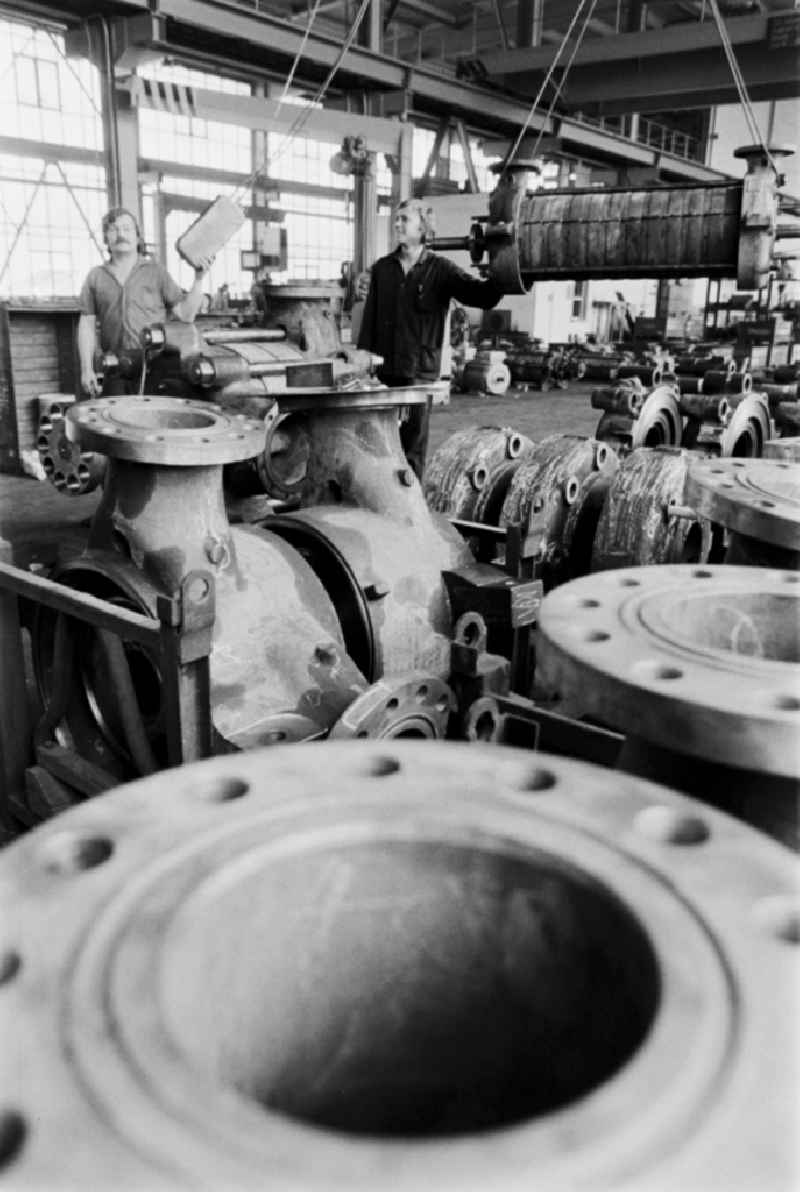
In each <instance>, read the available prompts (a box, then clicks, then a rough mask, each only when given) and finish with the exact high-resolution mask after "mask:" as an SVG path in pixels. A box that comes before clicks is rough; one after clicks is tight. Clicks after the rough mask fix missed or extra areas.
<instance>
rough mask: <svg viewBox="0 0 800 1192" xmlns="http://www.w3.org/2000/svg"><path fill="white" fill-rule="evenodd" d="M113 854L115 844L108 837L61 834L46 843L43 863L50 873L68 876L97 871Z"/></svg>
mask: <svg viewBox="0 0 800 1192" xmlns="http://www.w3.org/2000/svg"><path fill="white" fill-rule="evenodd" d="M113 852H114V842H113V840H111V839H110V838H109V837H108V836H77V835H74V834H73V833H71V832H61V833H57V834H56V835H54V836H51V837H50V839H49V840H48V841H47V842H46V843H45V845H44V849H43V853H42V862H43V864H44V868H45V869H46V870H47V871H48V872H49V873H58V874H62V875H65V876H66V875H70V874H77V873H82V872H83V871H85V870H87V869H95V868H96V867H97V866H98V865H102V864H103V863H104V862H105V861H107V860H108V859H109V857H111V855H112V853H113Z"/></svg>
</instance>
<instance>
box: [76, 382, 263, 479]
mask: <svg viewBox="0 0 800 1192" xmlns="http://www.w3.org/2000/svg"><path fill="white" fill-rule="evenodd" d="M66 431H67V438H68V439H72V440H76V439H77V440H78V441H79V442H80V444H81V448H82V449H83V450H84V451H99V452H101V453H102V454H103V455H109V456H111V457H112V458H115V459H127V460H132V461H134V462H136V463H143V464H170V465H173V466H178V467H180V466H184V467H191V466H198V465H199V466H203V465H213V464H229V463H235V462H237V461H238V460H242V459H250V458H251V457H252V456H254V455H258V453H259V452H260V451H263V450H264V441H265V439H266V427H265V426H264V423H263V422H259V421H257V420H256V419H253V418H248V417H247V416H246V415H245V414H229V413H226V412H225V411H223V410H222V409H221V408H220V407H219V406H214V405H210V404H209V403H208V402H201V401H192V400H191V399H189V398H181V397H149V396H146V395H145V396H142V397H105V398H102V399H100V400H98V401H85V402H77V403H76V404H75V405H73V406H70V408H69V410H68V411H67V416H66Z"/></svg>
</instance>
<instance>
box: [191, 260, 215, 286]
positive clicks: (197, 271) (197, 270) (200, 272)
mask: <svg viewBox="0 0 800 1192" xmlns="http://www.w3.org/2000/svg"><path fill="white" fill-rule="evenodd" d="M213 264H214V257H213V256H208V257H199V258H198V261H197V264H196V265H195V267H194V276H195V279H196V280H197V281H199V280H200V278H201V277H205V275H206V274H207V273H208V271H209V269H210V268H211V266H212V265H213Z"/></svg>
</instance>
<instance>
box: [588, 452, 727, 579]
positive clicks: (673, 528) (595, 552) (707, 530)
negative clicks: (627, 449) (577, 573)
mask: <svg viewBox="0 0 800 1192" xmlns="http://www.w3.org/2000/svg"><path fill="white" fill-rule="evenodd" d="M695 458H696V457H693V456H692V455H690V453H689V452H688V451H682V450H681V449H680V448H667V447H659V448H655V449H653V448H650V447H639V448H637V449H636V450H635V451H632V452H631V453H630V455H628V456H627V457H626V458H625V459H623V460H622V463H621V465H620V468H619V470H618V472H617V473H616V475H615V476H614V477H613V479H612V481H611V485H610V488H609V490H608V494H607V496H606V499H605V502H604V504H603V509H602V512H601V514H600V518H599V521H598V524H597V531H596V533H595V538H594V544H593V546H592V571H606V570H607V569H609V568H612V567H633V566H638V565H642V564H645V563H704V562H705V561H706V560H707V559H708V557H709V552H710V551H711V547H712V530H711V525H710V523H709V521H708V520H707V519H705V518H702V517H700V516H699V515H698V514H696V513H695V512H694V511H693V509H692V508H691V506H690V505H688V504H687V500H686V478H687V475H688V472H689V467H690V464H691V463H692V461H693V460H694V459H695Z"/></svg>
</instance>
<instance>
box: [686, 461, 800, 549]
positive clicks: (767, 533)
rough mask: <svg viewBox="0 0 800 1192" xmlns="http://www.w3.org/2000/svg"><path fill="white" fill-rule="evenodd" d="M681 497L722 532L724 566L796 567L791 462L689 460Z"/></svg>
mask: <svg viewBox="0 0 800 1192" xmlns="http://www.w3.org/2000/svg"><path fill="white" fill-rule="evenodd" d="M778 442H779V443H780V442H781V440H778ZM686 499H687V501H689V502H690V503H691V504H692V505H693V506H695V507H696V508H697V509H698V511H700V512H702V514H703V516H705V517H707V518H709V520H711V521H713V522H716V523H718V524H719V525H721V526H724V527H725V529H726V530H727V531H728V536H729V541H728V550H727V553H726V556H725V561H726V562H727V563H746V564H753V565H758V566H763V567H783V568H790V569H793V570H798V569H800V479H798V470H797V467H796V465H795V464H794V463H791V462H789V461H787V460H785V459H764V460H762V459H752V460H743V459H727V460H694V461H693V462H692V464H691V467H690V471H689V476H688V480H687V486H686Z"/></svg>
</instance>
